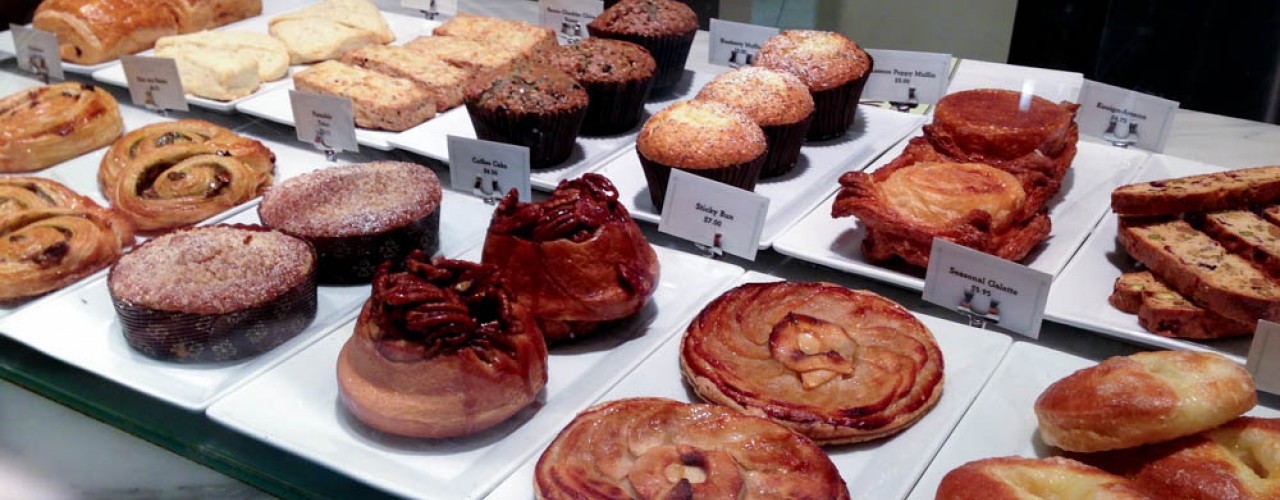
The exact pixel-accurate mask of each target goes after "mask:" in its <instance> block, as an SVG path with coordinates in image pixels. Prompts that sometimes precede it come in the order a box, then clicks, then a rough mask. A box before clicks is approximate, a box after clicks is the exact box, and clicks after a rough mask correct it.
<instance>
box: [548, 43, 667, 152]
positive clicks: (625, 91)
mask: <svg viewBox="0 0 1280 500" xmlns="http://www.w3.org/2000/svg"><path fill="white" fill-rule="evenodd" d="M550 64H551V65H552V66H554V67H555V68H556V69H559V70H560V71H564V72H565V73H568V74H569V76H572V77H573V78H574V79H576V80H578V83H580V84H582V86H583V87H584V88H585V89H586V90H587V96H588V97H589V103H588V104H587V117H586V119H585V120H584V121H583V123H582V133H583V134H584V135H608V134H616V133H619V132H624V131H627V130H631V128H632V127H635V126H636V124H637V123H640V112H641V111H642V110H643V109H644V101H645V98H646V97H648V96H649V88H650V87H652V86H653V75H654V71H655V70H657V63H656V62H654V60H653V56H651V55H649V51H647V50H644V47H641V46H639V45H636V44H634V43H630V42H624V41H621V40H609V39H607V38H588V39H586V40H582V41H580V42H578V43H575V44H572V45H565V46H561V47H558V48H557V49H556V50H554V51H552V52H551V56H550Z"/></svg>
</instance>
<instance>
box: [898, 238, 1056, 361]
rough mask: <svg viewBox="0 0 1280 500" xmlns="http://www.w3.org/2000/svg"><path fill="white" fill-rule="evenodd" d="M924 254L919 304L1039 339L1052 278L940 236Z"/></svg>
mask: <svg viewBox="0 0 1280 500" xmlns="http://www.w3.org/2000/svg"><path fill="white" fill-rule="evenodd" d="M930 252H931V253H930V254H929V270H928V271H926V274H925V278H924V297H923V298H924V300H925V301H928V302H932V303H934V304H938V305H940V306H942V307H945V308H947V309H950V310H953V311H956V312H959V313H961V314H964V315H967V316H969V317H970V318H972V319H974V320H976V321H978V322H989V323H993V324H996V325H999V326H1000V328H1003V329H1005V330H1009V331H1012V332H1016V333H1020V334H1022V335H1026V336H1028V337H1031V338H1033V339H1034V338H1037V337H1038V336H1039V335H1040V321H1041V319H1042V318H1043V317H1044V305H1045V302H1046V301H1048V299H1049V286H1050V285H1051V284H1052V283H1053V276H1050V275H1049V274H1047V273H1042V272H1040V271H1036V270H1034V269H1031V268H1029V267H1026V266H1023V265H1021V264H1018V263H1016V262H1012V261H1008V260H1004V259H1001V258H999V257H996V256H994V255H988V254H985V253H982V252H979V251H977V250H974V249H972V248H968V247H965V246H961V245H957V244H955V243H952V242H950V241H947V240H943V239H940V238H934V239H933V248H932V250H930Z"/></svg>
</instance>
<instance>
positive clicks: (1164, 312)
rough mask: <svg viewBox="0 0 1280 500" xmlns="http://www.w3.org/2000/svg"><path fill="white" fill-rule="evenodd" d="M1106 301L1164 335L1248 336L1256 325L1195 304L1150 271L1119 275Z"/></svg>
mask: <svg viewBox="0 0 1280 500" xmlns="http://www.w3.org/2000/svg"><path fill="white" fill-rule="evenodd" d="M1108 301H1109V302H1111V305H1113V306H1115V308H1116V309H1119V310H1121V311H1124V312H1127V313H1129V314H1136V315H1138V324H1140V325H1142V327H1143V328H1145V329H1147V331H1150V332H1151V333H1155V334H1157V335H1163V336H1166V337H1178V338H1190V339H1213V338H1222V337H1230V336H1236V335H1248V334H1250V333H1253V331H1254V329H1255V328H1256V327H1257V324H1256V322H1243V321H1236V320H1233V319H1228V318H1224V317H1222V316H1221V315H1219V314H1216V313H1214V312H1212V311H1209V310H1207V309H1205V308H1203V307H1200V306H1197V305H1195V304H1194V303H1192V302H1191V301H1189V300H1187V299H1186V297H1183V296H1182V294H1180V293H1178V292H1177V291H1176V290H1174V289H1172V288H1169V285H1166V284H1165V283H1164V282H1163V281H1160V279H1159V278H1157V277H1156V276H1155V275H1153V274H1151V272H1150V271H1141V272H1135V273H1124V274H1122V275H1120V277H1119V278H1116V284H1115V290H1114V291H1113V292H1112V293H1111V297H1109V299H1108Z"/></svg>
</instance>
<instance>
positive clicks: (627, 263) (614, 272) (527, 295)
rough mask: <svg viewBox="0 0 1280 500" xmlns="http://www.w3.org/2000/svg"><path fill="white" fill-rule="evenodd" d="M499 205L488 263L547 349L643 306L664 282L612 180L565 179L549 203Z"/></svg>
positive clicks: (487, 246) (511, 198)
mask: <svg viewBox="0 0 1280 500" xmlns="http://www.w3.org/2000/svg"><path fill="white" fill-rule="evenodd" d="M516 197H517V194H516V192H515V190H512V191H511V192H510V193H508V194H507V197H506V198H504V199H503V200H502V203H501V204H500V205H498V209H497V210H496V211H494V213H493V220H492V221H491V222H490V224H489V234H488V237H487V238H486V239H485V242H484V253H483V257H482V259H483V261H484V263H486V264H492V265H494V266H496V267H498V268H499V269H503V270H505V271H507V272H506V279H507V284H508V286H509V287H510V289H511V291H512V292H513V293H515V295H516V297H517V298H518V299H519V300H520V302H521V303H522V304H524V305H525V306H526V307H527V308H528V309H529V310H530V311H531V312H532V313H533V316H534V317H535V318H537V320H538V324H539V326H540V327H541V328H542V333H543V335H545V336H546V338H547V342H548V343H556V342H562V341H566V340H571V339H574V338H580V337H584V336H588V335H590V334H592V333H594V332H596V331H598V330H599V329H600V327H601V326H602V325H604V324H605V323H607V322H610V321H614V320H619V319H623V318H626V317H628V316H631V315H633V314H635V313H637V312H639V311H640V309H641V308H642V307H644V303H645V301H646V300H648V298H649V296H650V295H653V292H654V290H655V289H656V287H657V283H658V274H659V270H658V257H657V255H656V254H655V253H654V252H653V247H651V246H649V242H648V241H646V240H645V238H644V234H643V233H641V232H640V228H639V227H638V226H636V223H635V221H633V220H631V214H629V213H628V212H627V209H626V207H624V206H622V203H621V202H619V201H618V191H617V189H616V188H614V187H613V184H612V183H610V182H609V179H608V178H606V177H604V176H602V175H599V174H586V175H583V176H582V177H581V178H579V179H575V180H571V181H563V182H561V183H560V185H559V186H558V187H557V188H556V190H555V192H553V193H551V197H550V198H549V199H547V200H545V201H541V202H534V203H520V202H519V201H518V200H517V198H516Z"/></svg>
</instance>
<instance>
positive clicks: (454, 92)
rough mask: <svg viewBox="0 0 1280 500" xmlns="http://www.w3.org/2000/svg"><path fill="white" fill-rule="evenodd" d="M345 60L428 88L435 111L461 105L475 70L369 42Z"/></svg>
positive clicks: (425, 88) (439, 111) (347, 55)
mask: <svg viewBox="0 0 1280 500" xmlns="http://www.w3.org/2000/svg"><path fill="white" fill-rule="evenodd" d="M341 60H342V62H344V63H347V64H350V65H352V66H359V67H361V68H365V69H368V70H372V71H376V72H378V73H382V74H384V75H388V76H394V77H396V78H404V79H407V80H409V81H412V82H413V83H414V84H416V85H417V86H418V87H420V88H422V89H423V90H425V91H427V95H428V96H429V99H431V100H432V101H434V102H435V103H436V112H437V113H442V112H444V111H446V110H449V109H452V108H455V107H458V106H460V105H462V103H463V101H464V100H465V98H466V86H467V82H469V81H470V80H471V78H472V77H473V76H475V75H474V72H473V71H471V70H468V69H464V68H460V67H455V66H452V65H450V64H449V63H446V62H444V61H441V60H439V59H437V58H434V57H431V56H429V55H425V54H422V53H419V52H416V51H414V50H411V49H407V48H404V47H386V46H382V45H369V46H367V47H362V48H359V49H356V50H353V51H350V52H347V53H345V54H343V55H342V59H341Z"/></svg>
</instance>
